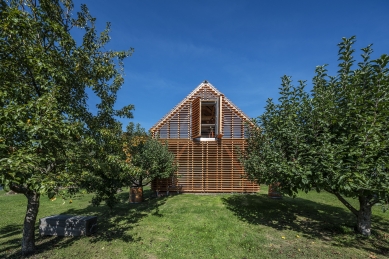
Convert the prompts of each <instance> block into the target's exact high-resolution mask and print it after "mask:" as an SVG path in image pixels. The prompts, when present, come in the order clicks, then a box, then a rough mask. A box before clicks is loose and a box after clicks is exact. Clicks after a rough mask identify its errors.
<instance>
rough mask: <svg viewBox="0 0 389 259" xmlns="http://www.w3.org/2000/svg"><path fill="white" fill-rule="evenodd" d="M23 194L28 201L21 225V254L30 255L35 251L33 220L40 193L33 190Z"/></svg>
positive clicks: (37, 207)
mask: <svg viewBox="0 0 389 259" xmlns="http://www.w3.org/2000/svg"><path fill="white" fill-rule="evenodd" d="M24 195H25V196H26V197H27V200H28V201H27V211H26V217H25V218H24V226H23V238H22V254H23V255H30V254H33V253H35V222H36V217H37V215H38V210H39V197H40V194H39V193H36V192H35V191H28V192H27V193H25V194H24Z"/></svg>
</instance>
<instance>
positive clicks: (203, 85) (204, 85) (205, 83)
mask: <svg viewBox="0 0 389 259" xmlns="http://www.w3.org/2000/svg"><path fill="white" fill-rule="evenodd" d="M204 88H209V89H210V90H211V91H213V92H214V93H215V94H216V95H217V96H223V101H224V102H225V103H226V104H227V105H228V106H229V108H231V109H232V110H234V111H235V112H236V114H237V115H238V116H239V117H241V118H242V119H243V120H244V121H250V118H249V117H248V116H247V115H246V114H245V113H244V112H243V111H242V110H240V109H239V108H238V107H237V106H236V105H235V104H233V103H232V102H231V101H230V100H229V99H228V98H227V97H225V96H224V94H222V93H221V92H220V91H219V90H217V89H216V87H214V86H213V85H212V84H211V83H209V82H208V81H207V80H204V81H203V82H202V83H201V84H199V85H198V86H197V87H196V88H195V89H194V90H193V91H192V92H191V93H190V94H189V95H188V96H186V97H185V98H184V99H183V100H182V101H181V102H179V103H178V104H177V105H176V106H175V107H174V108H173V109H171V110H170V111H169V112H168V113H167V114H166V115H165V116H163V117H162V119H160V120H159V121H158V122H157V123H156V124H154V126H152V127H151V128H150V131H153V130H156V129H158V128H159V127H161V126H163V124H164V123H165V122H166V121H168V120H169V119H170V118H171V117H172V116H173V115H174V114H175V113H176V112H177V111H179V110H180V109H181V107H182V106H183V105H185V103H187V102H188V101H190V100H191V99H192V98H193V96H194V95H196V94H197V93H198V92H200V91H201V90H203V89H204Z"/></svg>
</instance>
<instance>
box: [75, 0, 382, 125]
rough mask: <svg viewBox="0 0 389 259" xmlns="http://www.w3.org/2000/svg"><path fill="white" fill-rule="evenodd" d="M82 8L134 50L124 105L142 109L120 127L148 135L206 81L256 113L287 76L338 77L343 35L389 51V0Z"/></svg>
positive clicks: (114, 43)
mask: <svg viewBox="0 0 389 259" xmlns="http://www.w3.org/2000/svg"><path fill="white" fill-rule="evenodd" d="M81 3H85V4H87V6H88V8H89V10H90V13H91V14H92V15H93V16H94V17H96V18H97V25H98V27H99V28H101V29H102V28H103V27H104V26H105V22H111V26H112V27H111V28H112V29H111V34H110V35H111V42H110V44H109V45H108V48H109V49H114V50H123V49H128V48H129V47H133V48H135V52H134V54H133V56H132V57H130V58H128V59H126V61H125V83H124V85H123V86H122V89H121V90H120V92H119V95H118V100H117V107H118V108H119V107H122V106H124V105H127V104H134V105H135V111H134V119H132V120H121V121H122V122H123V124H125V125H126V124H127V123H128V122H129V121H133V122H135V123H140V124H141V125H142V126H143V127H144V128H146V129H149V128H150V127H151V126H152V125H154V123H156V122H157V121H158V120H159V119H160V118H162V117H163V116H164V115H165V114H166V113H167V112H169V111H170V109H172V108H173V107H174V106H175V105H176V104H177V103H179V102H180V101H181V100H182V99H183V98H185V96H186V95H188V94H189V93H190V92H191V91H192V90H193V89H194V88H195V87H197V86H198V85H199V84H200V83H201V82H202V81H204V80H208V81H209V82H210V83H211V84H213V85H214V86H215V87H216V88H217V89H219V90H220V91H221V92H222V93H224V94H225V96H227V97H228V98H229V99H230V100H231V101H232V102H233V103H235V104H236V105H237V106H238V107H239V108H240V109H242V110H243V111H244V112H245V113H246V114H247V115H248V116H250V117H257V116H259V115H261V114H262V113H263V112H264V106H265V103H266V100H267V99H268V98H273V99H277V98H278V88H279V87H280V83H281V79H280V77H281V76H283V75H289V76H292V79H293V82H294V83H295V84H296V85H297V81H298V80H307V83H308V89H309V85H310V83H311V80H312V77H313V76H314V70H315V67H316V66H317V65H323V64H329V67H328V69H329V71H330V74H332V75H334V74H335V73H336V71H337V70H338V67H337V64H338V61H337V53H338V48H337V44H338V43H339V42H340V41H341V38H342V37H350V36H352V35H356V36H357V43H356V44H355V48H356V49H361V48H362V47H365V46H367V45H368V44H370V43H373V49H374V53H373V55H372V57H373V58H376V57H378V56H379V55H381V54H384V53H386V54H389V15H388V11H389V1H388V0H370V1H367V0H365V1H360V0H355V1H341V0H337V1H335V0H326V1H312V0H304V1H303V0H293V1H292V0H283V1H281V0H280V1H277V0H273V1H259V0H257V1H254V0H252V1H243V0H240V1H237V0H236V1H232V0H223V1H219V0H208V1H205V0H196V1H195V0H193V1H189V0H164V1H159V0H153V1H151V0H134V1H130V0H126V1H119V0H111V1H106V0H87V1H85V0H81V1H79V0H74V4H75V7H76V8H78V7H79V5H80V4H81ZM359 54H360V52H357V53H356V55H355V57H356V58H358V57H359ZM357 56H358V57H357ZM94 103H95V100H94V98H93V97H91V98H90V100H89V105H90V108H91V109H92V110H93V108H94ZM125 125H124V126H125Z"/></svg>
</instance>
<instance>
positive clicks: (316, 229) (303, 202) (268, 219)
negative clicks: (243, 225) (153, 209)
mask: <svg viewBox="0 0 389 259" xmlns="http://www.w3.org/2000/svg"><path fill="white" fill-rule="evenodd" d="M223 203H224V204H225V205H226V207H227V208H228V209H229V210H231V211H232V212H234V214H235V215H236V216H237V217H238V218H239V219H240V220H242V221H245V222H248V223H250V224H254V225H264V226H267V227H271V228H274V229H277V230H293V231H296V232H299V233H301V235H303V236H305V237H306V238H319V239H321V240H323V241H328V242H331V244H332V245H336V246H343V247H350V246H353V247H356V248H360V249H363V250H367V251H371V252H373V253H377V254H381V255H385V256H387V255H389V238H388V236H389V235H388V234H389V233H388V230H389V220H385V219H383V218H382V217H379V216H373V218H372V222H373V235H372V236H371V237H370V238H365V237H362V236H361V235H358V234H356V233H355V231H354V227H355V225H356V218H355V216H354V215H353V214H351V212H349V211H348V210H347V209H343V208H341V207H336V206H331V205H328V204H323V203H317V202H313V201H311V200H307V199H302V198H295V199H292V198H289V197H284V198H283V199H270V198H268V196H267V195H265V194H260V195H233V196H229V197H226V198H223Z"/></svg>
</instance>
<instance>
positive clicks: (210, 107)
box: [201, 101, 217, 138]
mask: <svg viewBox="0 0 389 259" xmlns="http://www.w3.org/2000/svg"><path fill="white" fill-rule="evenodd" d="M216 116H217V109H216V101H202V102H201V138H214V137H215V135H216V119H217V118H216Z"/></svg>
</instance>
